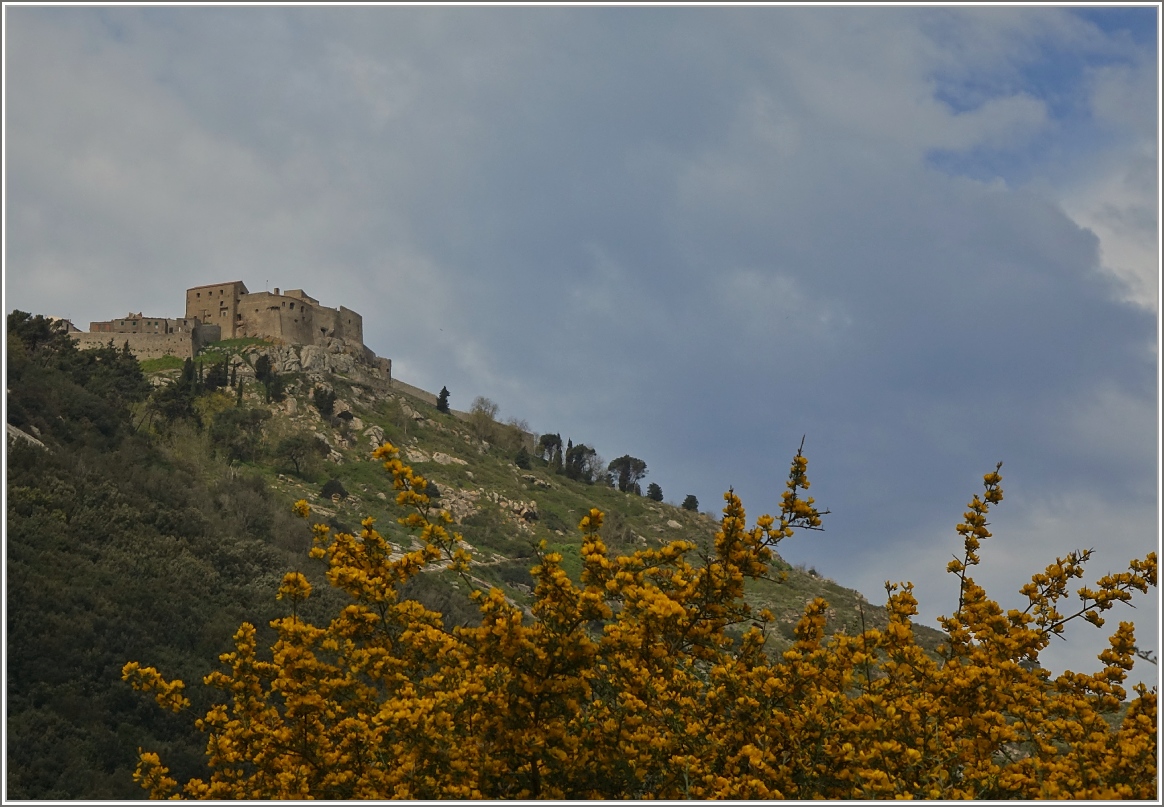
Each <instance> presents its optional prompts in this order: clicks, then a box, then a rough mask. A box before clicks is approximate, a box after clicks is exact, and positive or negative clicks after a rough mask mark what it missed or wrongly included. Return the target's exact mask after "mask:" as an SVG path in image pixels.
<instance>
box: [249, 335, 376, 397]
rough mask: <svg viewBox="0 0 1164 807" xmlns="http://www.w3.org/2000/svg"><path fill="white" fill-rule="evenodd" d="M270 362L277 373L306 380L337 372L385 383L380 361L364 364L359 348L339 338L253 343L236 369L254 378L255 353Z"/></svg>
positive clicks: (374, 383)
mask: <svg viewBox="0 0 1164 807" xmlns="http://www.w3.org/2000/svg"><path fill="white" fill-rule="evenodd" d="M264 355H265V356H266V357H267V358H268V359H270V361H271V369H273V370H274V371H275V372H277V373H305V374H306V375H307V378H308V380H309V381H312V382H322V381H326V377H327V376H328V375H339V376H344V377H346V378H349V379H351V380H353V381H356V382H359V383H362V384H370V385H377V384H386V383H387V382H388V374H387V373H386V372H385V369H384V367H383V366H381V363H377V362H373V363H368V362H367V360H366V358H367V357H366V355H365V351H364V349H363V347H362V346H361V347H360V348H359V349H358V350H357V349H356V347H355V346H353V345H351V344H350V343H348V342H345V341H344V340H343V339H331V338H325V339H323V341H322V343H321V344H317V345H261V346H259V345H256V346H253V347H250V348H248V349H247V350H246V351H245V352H244V353H243V358H244V361H243V362H241V363H240V364H239V365H238V366H237V371H238V373H239V374H240V375H242V376H244V377H251V378H253V377H254V366H255V362H256V361H258V358H259V356H264Z"/></svg>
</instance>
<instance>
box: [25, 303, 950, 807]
mask: <svg viewBox="0 0 1164 807" xmlns="http://www.w3.org/2000/svg"><path fill="white" fill-rule="evenodd" d="M8 326H9V342H8V357H9V378H8V385H9V396H8V403H9V423H10V424H12V425H13V426H15V427H17V428H19V429H21V430H23V431H24V432H26V433H27V434H29V435H30V436H32V437H34V438H36V439H37V440H39V441H40V442H42V443H43V447H38V446H36V445H33V444H31V443H29V442H28V441H26V440H23V439H18V440H16V441H15V442H13V441H11V440H10V442H9V451H8V471H9V477H8V485H9V489H8V512H7V519H8V568H9V580H8V583H9V601H8V620H9V622H8V630H9V648H8V682H7V683H8V703H7V707H8V739H9V743H8V770H9V781H8V785H9V790H8V792H9V795H10V796H12V797H14V798H91V799H92V798H98V799H109V798H126V797H132V796H133V795H135V794H137V793H138V792H139V791H137V790H136V787H135V786H134V785H133V783H132V779H131V773H132V771H133V768H134V765H135V763H136V762H139V760H138V758H137V749H138V748H139V747H144V748H148V749H152V750H153V751H158V752H160V753H161V755H162V756H163V757H164V758H165V760H166V764H167V765H168V766H169V768H170V770H171V772H172V773H173V774H174V775H175V776H177V777H179V778H180V779H182V780H189V779H191V778H203V779H205V778H206V777H207V776H208V769H207V767H206V761H205V758H204V749H205V737H203V736H202V735H201V734H200V733H199V732H197V731H196V730H194V729H193V728H192V727H191V726H190V724H189V723H188V722H186V721H184V720H181V719H179V718H178V717H175V716H173V715H167V714H162V713H158V712H157V711H156V710H149V709H143V706H142V704H141V702H140V701H139V700H137V699H135V698H134V697H133V696H132V693H131V692H130V691H129V688H128V686H127V685H126V684H125V683H124V682H122V681H120V680H119V679H118V675H119V671H120V665H121V664H123V663H124V662H125V661H126V660H127V659H141V660H143V661H147V663H151V664H157V665H158V666H160V667H162V668H163V669H164V670H165V671H166V674H167V675H175V676H178V677H180V678H183V679H185V680H195V681H197V680H200V679H201V678H202V677H203V676H204V675H205V674H206V673H208V672H209V671H210V670H211V669H213V668H214V667H215V666H216V665H215V664H214V659H215V658H216V657H217V656H218V654H219V653H221V652H226V651H229V650H230V649H231V647H232V643H231V636H232V634H233V633H234V631H235V630H236V629H237V627H238V625H239V624H240V623H241V622H243V621H244V620H245V621H248V622H250V623H252V624H255V625H257V626H258V627H257V635H256V639H255V641H256V643H257V645H258V646H262V647H266V646H268V645H269V644H270V643H271V641H273V640H274V639H275V637H276V631H275V630H274V629H273V628H272V627H271V625H270V623H271V621H272V620H274V619H276V618H277V617H279V616H281V615H282V614H284V613H285V609H284V608H283V605H282V604H281V603H277V602H276V601H275V600H274V596H275V594H276V592H277V590H278V589H279V585H280V582H279V581H280V580H281V579H282V577H283V575H284V573H285V572H287V570H289V569H293V570H297V572H298V573H301V574H302V575H303V576H304V579H305V580H306V581H307V582H308V584H309V585H311V586H312V587H313V589H314V593H313V594H312V596H311V597H310V598H309V599H307V600H304V601H302V602H297V604H296V614H297V617H298V618H301V619H303V620H307V621H314V622H315V623H317V624H324V623H326V621H327V619H329V618H330V617H331V616H332V615H334V614H335V613H337V612H338V611H339V610H340V609H341V608H342V607H343V605H344V604H345V603H346V602H348V598H347V595H346V594H344V593H343V592H342V591H340V590H338V589H336V588H333V587H331V586H329V585H327V581H326V577H325V575H326V572H327V568H328V566H327V564H326V563H325V562H323V561H322V560H319V559H312V558H309V557H308V554H307V553H308V549H309V548H310V546H311V531H310V530H309V529H308V528H307V527H306V526H305V525H304V524H303V523H302V522H301V521H298V520H295V519H293V518H292V517H291V516H290V504H291V503H292V502H293V501H297V500H304V501H306V502H308V503H310V506H312V507H313V508H314V511H315V514H316V517H317V519H319V520H320V521H321V522H322V523H323V524H325V525H326V526H327V527H328V528H329V530H330V532H331V534H341V533H358V532H359V525H360V523H361V521H362V519H363V518H364V517H365V516H368V515H371V516H373V517H375V518H376V519H377V525H378V529H379V530H380V533H381V534H382V535H383V536H384V538H385V540H386V541H387V542H388V545H390V546H391V547H392V557H393V559H399V556H400V555H402V554H404V553H407V552H410V551H411V552H416V551H422V550H423V548H424V545H425V543H424V541H423V539H422V538H421V537H420V536H418V535H417V534H416V533H415V531H412V530H409V529H407V528H405V527H404V526H402V525H400V524H398V523H397V518H398V517H399V515H400V512H399V508H398V507H397V505H396V503H395V498H396V496H397V490H396V488H395V487H394V484H393V480H392V479H391V478H390V477H387V476H385V474H384V473H383V470H382V468H381V467H380V463H378V462H375V461H373V460H372V459H370V454H371V451H372V449H373V448H375V447H376V446H378V445H379V444H380V443H381V442H382V441H386V440H387V441H391V442H392V443H395V444H396V445H399V446H401V448H402V457H403V459H405V460H406V461H407V462H408V463H409V464H410V465H411V466H412V467H413V468H414V469H415V470H416V472H417V473H419V474H423V475H424V477H425V478H427V479H428V480H429V481H430V482H431V484H430V485H429V486H428V487H427V493H429V494H431V495H432V496H433V497H434V502H435V504H436V505H437V506H439V507H442V508H447V509H448V510H449V511H450V512H451V513H452V514H453V516H455V522H456V523H455V525H454V527H455V529H456V530H457V531H458V532H459V533H460V534H461V535H463V539H464V540H463V541H462V542H461V544H460V546H461V547H462V548H463V549H464V551H465V552H467V553H468V557H469V558H471V560H472V563H471V565H470V567H469V570H468V571H467V572H466V573H465V574H458V573H457V572H456V571H454V570H450V569H448V568H444V567H445V566H446V565H447V564H441V563H436V564H432V565H430V566H429V567H426V568H425V569H424V570H423V572H422V573H418V574H412V575H410V576H407V580H406V581H405V582H403V583H402V585H401V586H400V587H399V592H398V595H397V599H398V601H399V602H416V603H420V604H421V605H423V606H424V608H426V609H427V610H429V611H432V612H436V613H440V614H441V615H442V618H443V623H444V624H445V625H446V626H448V627H450V628H451V627H452V626H454V625H457V626H464V627H465V628H466V629H473V628H475V627H476V626H479V625H480V624H481V621H482V612H481V610H480V608H479V607H478V603H475V602H474V601H473V599H472V592H473V591H474V590H486V589H488V588H489V587H491V586H497V587H498V590H499V592H500V596H501V597H502V598H503V601H504V602H505V603H506V604H507V605H506V607H509V608H515V609H517V612H518V613H522V614H524V615H525V618H529V617H530V616H531V614H533V613H534V612H535V611H536V610H537V609H538V607H539V606H538V602H539V597H538V595H537V591H536V590H537V588H538V586H539V579H541V578H539V577H538V576H537V575H535V574H531V572H530V568H531V567H533V566H535V565H540V566H541V567H542V568H543V570H544V568H545V558H546V557H547V556H548V555H552V556H554V557H556V558H558V560H557V561H555V563H556V565H557V567H558V568H560V569H561V570H562V572H563V574H564V575H565V576H566V579H568V580H570V581H572V583H573V584H574V585H582V584H583V583H584V573H585V569H586V553H585V551H584V546H585V543H584V540H583V538H582V537H580V536H579V535H578V533H577V525H578V523H579V522H580V521H581V520H583V519H584V518H586V517H589V516H590V512H591V508H592V507H597V508H599V509H601V510H602V511H604V512H605V513H606V516H605V523H604V527H603V531H602V532H603V540H604V541H605V545H606V546H607V547H608V548H609V550H610V552H611V553H612V554H625V555H632V554H633V553H635V552H636V551H661V550H662V549H663V548H664V547H666V546H668V545H670V544H672V543H673V542H674V541H676V540H682V541H686V542H689V543H690V544H691V546H692V547H693V550H692V551H696V552H699V551H702V552H704V553H708V552H712V551H713V549H714V544H715V535H716V532H717V524H716V522H714V521H713V520H712V519H711V518H710V517H708V516H707V515H704V514H700V513H699V512H697V507H698V505H697V504H695V503H694V502H685V504H684V506H683V507H675V506H672V505H669V504H665V503H662V502H659V501H656V500H653V499H651V498H648V497H643V496H640V495H637V494H636V492H635V491H634V487H635V482H634V481H632V477H633V476H634V475H635V473H637V465H634V464H633V463H632V462H631V461H632V460H635V458H632V457H629V456H627V457H622V458H619V460H617V461H615V462H613V463H611V464H610V466H609V467H608V466H606V465H605V464H604V463H602V462H601V461H600V458H597V457H596V455H594V454H593V452H592V450H590V449H587V448H586V446H584V445H582V444H579V445H578V446H575V445H574V444H573V441H572V440H568V441H567V444H566V445H562V444H561V443H562V441H561V439H560V437H559V436H557V435H546V436H543V440H542V441H539V440H537V439H536V437H535V436H534V435H530V434H528V429H525V428H523V424H522V423H521V422H520V421H510V422H509V423H505V424H503V423H498V422H497V419H496V418H497V409H496V406H495V405H490V404H491V402H488V401H484V400H482V401H479V402H475V403H474V406H473V407H471V411H470V412H469V413H468V414H467V415H462V416H458V413H453V412H450V413H444V412H441V411H439V410H438V408H437V407H436V406H432V405H430V404H429V403H427V402H425V401H421V400H418V399H417V398H415V397H412V396H409V395H406V394H404V393H402V392H401V391H400V390H394V389H392V388H390V387H382V386H377V385H373V384H368V383H361V382H357V381H355V380H353V379H352V378H345V377H342V376H334V375H328V374H326V373H325V374H320V373H315V372H313V373H308V372H303V371H302V370H297V371H295V372H284V371H282V369H281V368H279V367H274V366H272V363H271V362H270V360H269V359H267V355H268V354H267V353H266V352H264V346H262V345H255V344H242V343H240V344H229V343H220V344H219V345H216V346H214V348H215V351H214V355H213V356H210V357H209V358H208V357H207V356H203V357H201V358H202V359H203V362H202V363H201V366H198V364H197V363H195V362H187V363H183V365H182V366H180V367H179V366H173V367H168V366H158V368H157V372H155V373H152V374H151V375H150V376H148V377H147V376H144V375H143V373H142V367H143V366H145V367H151V365H148V364H145V365H139V364H138V363H137V362H135V361H133V359H132V357H130V356H128V355H127V354H125V353H124V352H123V351H118V350H115V349H111V348H102V349H100V350H94V351H84V352H78V351H76V350H75V349H74V348H73V347H72V343H71V342H69V340H68V339H67V338H65V337H64V336H63V335H62V334H60V333H58V332H55V331H54V329H53V327H52V326H51V324H50V323H48V322H47V321H45V320H43V319H41V318H34V317H29V316H28V315H24V314H20V313H19V312H17V313H15V314H13V315H12V316H10V317H9V322H8ZM222 362H226V364H220V363H222ZM219 364H220V366H221V367H222V372H220V373H217V374H216V373H214V366H215V365H219ZM227 364H229V365H230V366H231V369H230V371H229V372H227V371H226V367H227ZM437 402H438V403H439V399H438V401H437ZM545 437H556V438H557V441H556V449H555V448H554V447H553V446H554V445H555V441H554V440H552V439H551V440H549V441H545ZM588 452H589V453H588ZM640 462H641V461H640ZM623 465H625V466H626V468H627V473H626V475H625V481H624V487H625V488H627V490H626V491H620V490H618V489H617V488H616V487H612V486H611V484H610V483H611V482H612V481H613V480H611V479H610V477H609V476H608V475H607V472H610V473H615V472H617V471H618V470H619V469H620V468H621V467H622V466H623ZM615 484H617V482H615ZM333 494H334V495H333ZM689 498H691V497H689ZM769 563H770V567H771V569H772V571H773V573H780V572H783V573H784V577H783V579H782V580H781V581H780V582H774V581H773V580H767V579H764V578H763V577H761V578H758V579H756V580H752V581H749V582H748V584H747V586H746V587H745V588H744V589H743V591H742V597H743V600H742V603H743V604H744V605H746V606H747V607H748V608H750V609H751V610H752V611H753V612H755V613H761V612H765V610H766V611H767V612H770V613H771V620H769V621H767V622H765V625H766V626H767V627H766V632H767V641H766V643H765V646H764V651H765V653H766V654H767V657H769V658H771V659H773V660H777V661H778V660H779V659H780V658H782V657H783V654H784V653H785V652H787V651H790V650H794V649H795V647H796V646H797V644H798V642H801V641H803V637H802V635H801V633H802V631H800V629H799V627H798V626H799V625H800V621H801V616H802V615H803V613H804V610H805V607H806V605H809V606H812V607H814V608H815V607H816V606H815V605H813V604H814V603H815V601H816V600H817V598H818V597H823V598H824V599H826V600H827V601H828V603H829V605H828V606H827V607H820V608H818V610H817V611H816V612H814V613H815V616H814V617H813V620H814V622H813V624H814V625H815V624H816V623H817V622H818V621H819V622H820V623H821V627H822V630H823V634H824V635H830V634H834V633H837V634H843V635H848V636H850V637H854V636H858V635H860V634H861V632H862V629H863V628H882V629H884V628H886V627H887V626H888V625H889V623H890V615H889V614H888V612H887V611H886V610H885V608H883V607H880V606H873V605H870V604H868V603H865V602H864V601H863V598H861V597H860V595H859V594H857V593H856V592H853V591H850V590H847V589H844V588H843V587H841V586H838V585H837V584H836V583H834V582H832V581H828V580H821V579H819V577H817V576H816V575H815V574H813V573H808V572H805V571H804V570H798V569H789V568H788V565H787V564H785V563H784V562H783V561H782V560H781V559H780V558H779V556H778V555H773V556H772V557H771V558H770V559H769ZM769 576H775V575H769ZM747 627H748V622H740V623H738V624H726V625H724V627H723V631H724V637H725V640H726V641H727V645H725V647H727V648H733V647H735V648H738V647H741V646H743V644H744V643H745V638H744V636H745V631H746V629H747ZM912 631H913V633H912V635H913V636H914V637H915V639H916V641H917V643H918V644H919V646H920V647H922V648H923V649H924V651H925V652H926V653H928V656H927V657H928V658H931V659H934V658H937V656H936V655H935V653H936V651H937V647H938V643H939V641H940V640H941V639H942V638H943V634H941V633H939V632H937V631H933V630H931V629H928V628H923V627H920V626H912ZM139 683H140V681H139ZM189 694H190V697H191V699H193V700H194V704H193V706H194V708H195V709H197V710H199V711H200V712H203V713H205V711H206V710H207V709H209V706H210V704H211V702H212V700H213V695H212V694H211V693H210V692H208V691H207V690H205V689H204V688H202V687H198V688H197V689H196V691H192V692H191V693H189ZM616 745H617V744H616ZM147 767H148V766H147ZM514 792H517V791H514ZM692 792H693V791H692Z"/></svg>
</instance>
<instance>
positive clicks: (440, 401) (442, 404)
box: [436, 387, 449, 415]
mask: <svg viewBox="0 0 1164 807" xmlns="http://www.w3.org/2000/svg"><path fill="white" fill-rule="evenodd" d="M436 408H437V411H438V412H443V413H444V414H446V415H447V414H448V413H449V388H448V387H441V392H440V395H438V396H437V402H436Z"/></svg>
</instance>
